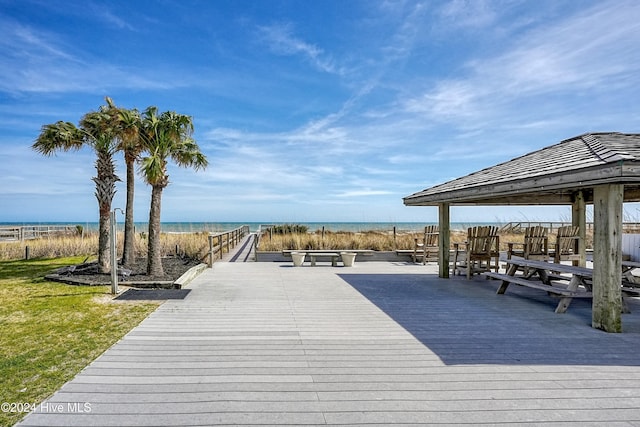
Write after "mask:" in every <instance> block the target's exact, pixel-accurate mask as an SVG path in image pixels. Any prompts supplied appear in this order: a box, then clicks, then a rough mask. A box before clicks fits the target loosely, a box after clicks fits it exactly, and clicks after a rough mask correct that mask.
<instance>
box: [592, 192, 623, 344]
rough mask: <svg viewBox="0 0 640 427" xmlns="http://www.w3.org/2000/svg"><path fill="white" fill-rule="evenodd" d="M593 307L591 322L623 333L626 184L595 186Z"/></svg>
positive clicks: (600, 327) (608, 329)
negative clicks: (623, 207)
mask: <svg viewBox="0 0 640 427" xmlns="http://www.w3.org/2000/svg"><path fill="white" fill-rule="evenodd" d="M593 190H594V191H593V217H594V218H593V222H594V226H593V231H594V236H593V307H592V310H591V312H592V317H591V325H592V326H593V327H594V328H596V329H602V330H604V331H606V332H622V316H621V310H622V299H621V297H622V296H621V289H620V284H621V283H622V201H623V191H624V186H623V185H622V184H605V185H598V186H596V187H594V189H593Z"/></svg>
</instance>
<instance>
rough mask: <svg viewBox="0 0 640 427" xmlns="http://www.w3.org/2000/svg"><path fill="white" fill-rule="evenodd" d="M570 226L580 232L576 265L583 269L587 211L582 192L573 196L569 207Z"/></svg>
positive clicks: (585, 258) (585, 250)
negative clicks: (575, 227) (576, 227)
mask: <svg viewBox="0 0 640 427" xmlns="http://www.w3.org/2000/svg"><path fill="white" fill-rule="evenodd" d="M571 224H572V225H574V226H578V228H579V230H580V234H579V235H578V237H579V239H578V251H577V254H578V255H580V259H579V260H578V265H579V266H580V267H584V266H586V265H587V209H586V205H585V201H584V193H583V192H582V191H578V192H577V193H576V194H575V196H574V199H573V204H572V206H571Z"/></svg>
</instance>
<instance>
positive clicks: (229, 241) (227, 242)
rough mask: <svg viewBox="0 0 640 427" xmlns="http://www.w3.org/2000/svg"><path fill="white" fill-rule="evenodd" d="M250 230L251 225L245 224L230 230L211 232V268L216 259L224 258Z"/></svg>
mask: <svg viewBox="0 0 640 427" xmlns="http://www.w3.org/2000/svg"><path fill="white" fill-rule="evenodd" d="M249 232H250V231H249V226H248V225H243V226H242V227H238V228H236V229H233V230H230V231H225V232H222V233H213V234H209V263H208V264H209V268H211V267H213V263H214V262H215V260H216V259H222V255H223V254H224V253H225V252H226V253H229V252H230V251H231V249H232V248H234V247H235V246H236V245H237V244H238V243H240V241H241V240H242V239H243V238H244V237H245V236H246V235H247V234H249Z"/></svg>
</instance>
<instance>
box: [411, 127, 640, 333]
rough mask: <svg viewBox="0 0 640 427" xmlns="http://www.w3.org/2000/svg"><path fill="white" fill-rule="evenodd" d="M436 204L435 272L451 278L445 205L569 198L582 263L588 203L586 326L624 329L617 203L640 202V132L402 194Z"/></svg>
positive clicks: (605, 136) (555, 148)
mask: <svg viewBox="0 0 640 427" xmlns="http://www.w3.org/2000/svg"><path fill="white" fill-rule="evenodd" d="M403 200H404V204H405V205H406V206H438V212H439V225H440V231H441V236H442V238H441V239H440V248H439V252H440V253H439V257H440V258H439V259H440V265H439V275H440V277H444V278H446V277H449V245H450V241H449V230H450V224H449V222H450V221H449V210H450V206H472V205H571V206H572V223H573V225H577V226H579V227H580V233H581V235H580V244H579V252H580V253H581V255H582V260H583V262H584V254H585V245H584V241H585V230H586V209H585V206H586V204H593V216H594V218H593V220H594V248H593V310H592V326H593V327H594V328H598V329H603V330H605V331H607V332H622V318H621V314H620V313H621V308H622V307H621V286H620V284H621V281H622V265H621V263H622V221H623V202H637V201H640V134H625V133H617V132H607V133H588V134H584V135H580V136H576V137H574V138H570V139H566V140H564V141H561V142H559V143H557V144H555V145H551V146H548V147H545V148H542V149H540V150H537V151H534V152H531V153H529V154H526V155H524V156H521V157H517V158H515V159H512V160H509V161H507V162H504V163H500V164H498V165H495V166H492V167H489V168H486V169H483V170H480V171H478V172H474V173H472V174H470V175H467V176H464V177H461V178H457V179H454V180H452V181H449V182H445V183H444V184H440V185H436V186H434V187H431V188H427V189H425V190H422V191H419V192H417V193H414V194H411V195H409V196H406V197H404V199H403Z"/></svg>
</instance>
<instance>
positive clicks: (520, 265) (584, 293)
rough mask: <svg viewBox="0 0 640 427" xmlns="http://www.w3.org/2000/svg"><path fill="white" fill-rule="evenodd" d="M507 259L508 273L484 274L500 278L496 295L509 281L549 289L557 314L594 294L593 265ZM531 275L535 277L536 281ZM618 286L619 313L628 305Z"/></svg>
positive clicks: (624, 290)
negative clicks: (619, 294)
mask: <svg viewBox="0 0 640 427" xmlns="http://www.w3.org/2000/svg"><path fill="white" fill-rule="evenodd" d="M508 262H509V264H508V267H507V274H499V273H494V272H487V273H484V274H485V276H487V277H491V278H494V279H498V280H502V283H501V284H500V287H498V290H497V291H496V293H497V294H500V295H501V294H504V293H505V291H506V290H507V288H508V287H509V285H510V284H511V283H515V284H518V285H521V286H526V287H529V288H534V289H540V290H543V291H546V292H548V293H549V294H550V295H552V296H556V297H559V298H560V301H559V302H558V306H557V307H556V310H555V312H556V313H564V312H566V311H567V309H568V308H569V305H570V304H571V301H572V300H573V298H591V297H593V293H592V283H593V269H592V268H587V267H579V266H575V265H567V264H559V263H551V262H546V261H538V260H530V259H524V258H515V257H514V258H511V259H510V260H509V261H508ZM625 263H628V262H625ZM636 267H640V264H638V265H637V266H635V267H634V268H636ZM623 268H624V265H623ZM518 269H527V270H529V272H528V274H527V275H526V276H523V275H516V272H517V271H518ZM532 270H533V272H532ZM534 276H537V277H538V279H539V280H537V279H536V278H535V277H534ZM567 282H568V283H567ZM621 285H622V292H623V293H622V301H621V302H622V312H623V313H629V312H630V311H629V308H628V306H627V304H626V302H625V299H624V297H625V294H626V293H627V291H628V289H627V288H626V287H625V286H624V285H623V284H621Z"/></svg>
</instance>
